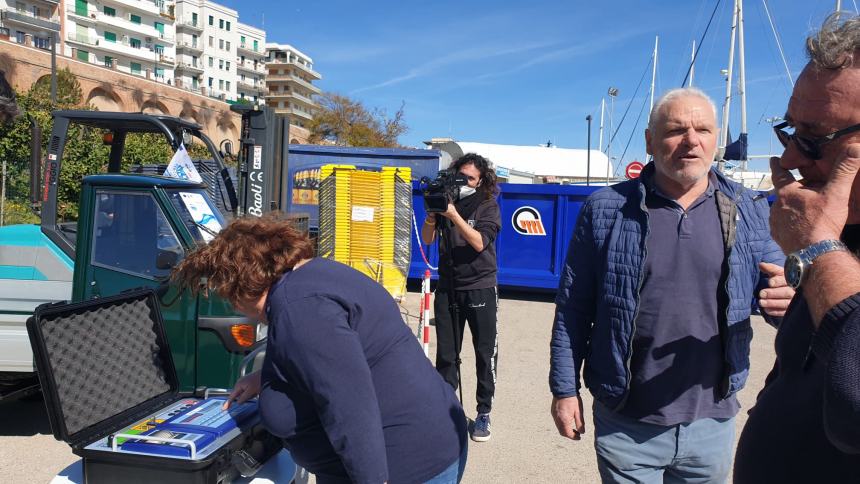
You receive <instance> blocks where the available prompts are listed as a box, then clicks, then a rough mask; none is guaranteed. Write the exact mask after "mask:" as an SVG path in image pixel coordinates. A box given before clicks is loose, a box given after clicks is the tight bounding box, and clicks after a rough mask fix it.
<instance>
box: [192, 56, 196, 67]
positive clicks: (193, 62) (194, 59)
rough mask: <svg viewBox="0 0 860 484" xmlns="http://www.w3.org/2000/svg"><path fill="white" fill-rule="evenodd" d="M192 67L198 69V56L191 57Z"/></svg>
mask: <svg viewBox="0 0 860 484" xmlns="http://www.w3.org/2000/svg"><path fill="white" fill-rule="evenodd" d="M191 65H192V66H194V67H197V56H196V55H192V56H191Z"/></svg>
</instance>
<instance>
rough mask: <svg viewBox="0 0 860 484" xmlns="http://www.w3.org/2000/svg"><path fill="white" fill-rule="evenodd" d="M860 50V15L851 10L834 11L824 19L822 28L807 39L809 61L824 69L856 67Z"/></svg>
mask: <svg viewBox="0 0 860 484" xmlns="http://www.w3.org/2000/svg"><path fill="white" fill-rule="evenodd" d="M858 51H860V17H858V16H856V15H854V14H852V13H851V12H834V13H832V14H830V16H829V17H827V18H826V19H825V20H824V24H822V25H821V30H819V31H818V32H816V33H814V34H812V35H810V36H809V37H807V39H806V54H807V55H808V56H809V62H810V63H811V64H813V65H815V66H816V67H818V68H822V69H844V68H846V67H855V65H854V57H855V56H856V55H857V54H858Z"/></svg>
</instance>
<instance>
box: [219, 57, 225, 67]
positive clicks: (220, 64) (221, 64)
mask: <svg viewBox="0 0 860 484" xmlns="http://www.w3.org/2000/svg"><path fill="white" fill-rule="evenodd" d="M218 68H219V69H224V59H218Z"/></svg>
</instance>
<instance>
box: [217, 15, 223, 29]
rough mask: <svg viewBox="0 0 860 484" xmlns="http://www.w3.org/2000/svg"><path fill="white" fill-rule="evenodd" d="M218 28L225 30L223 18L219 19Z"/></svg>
mask: <svg viewBox="0 0 860 484" xmlns="http://www.w3.org/2000/svg"><path fill="white" fill-rule="evenodd" d="M218 28H219V29H223V28H224V19H223V18H219V19H218Z"/></svg>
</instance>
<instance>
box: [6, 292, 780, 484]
mask: <svg viewBox="0 0 860 484" xmlns="http://www.w3.org/2000/svg"><path fill="white" fill-rule="evenodd" d="M418 300H419V297H418V294H413V293H410V294H409V296H408V297H407V298H406V300H405V301H404V302H403V304H402V306H403V307H404V310H408V312H409V313H410V316H409V318H408V319H409V321H410V325H411V326H412V327H413V328H415V327H416V326H417V319H415V318H414V315H417V313H418ZM552 313H553V305H552V303H551V299H550V298H549V297H548V296H541V295H534V294H521V293H516V294H512V293H507V294H505V293H503V294H502V299H501V301H500V309H499V329H500V337H499V338H500V358H499V381H498V389H497V393H496V403H495V406H494V409H493V428H492V430H493V438H492V440H491V441H489V442H486V443H482V444H476V443H474V442H473V443H471V446H470V448H469V462H468V466H467V468H466V475H465V478H464V482H466V483H495V482H547V483H549V482H585V483H590V482H598V480H599V479H598V474H597V468H596V463H595V458H594V452H593V449H592V445H593V441H592V438H593V432H591V430H592V429H593V426H592V425H591V420H590V418H589V420H588V421H587V424H586V425H587V427H586V432H587V433H586V438H585V439H583V440H582V441H580V442H572V441H568V440H566V439H563V438H561V437H559V436H558V434H557V433H556V430H555V426H554V425H553V423H552V419H551V418H550V416H549V406H550V400H551V397H550V394H549V391H548V388H547V372H548V368H549V333H550V327H551V325H552ZM753 326H754V328H755V338H754V339H753V347H752V368H751V371H750V379H749V382H748V384H747V388H746V389H745V390H744V391H743V392H742V393H741V395H740V400H741V403H742V405H743V407H744V409H747V408H749V407H750V406H751V404H752V403H753V401H754V400H755V395H756V393H757V392H758V390H759V389H760V388H761V387H762V383H763V381H764V378H765V376H766V375H767V372H768V371H770V368H771V365H772V363H773V337H774V334H775V331H774V330H773V329H772V328H771V327H770V326H768V325H766V324H765V323H764V322H763V321H762V320H761V318H755V319H754V321H753ZM466 337H467V338H470V336H469V335H468V333H467V335H466ZM468 341H470V339H467V344H465V345H464V354H463V365H464V371H463V388H464V395H463V397H464V400H465V403H466V404H465V407H466V410H467V412H468V413H469V414H470V415H472V416H473V414H474V406H475V404H474V388H475V380H474V371H473V370H471V368H474V357H473V352H472V351H471V348H470V347H469V345H468ZM433 351H435V349H434V348H431V355H432V354H433ZM585 399H586V402H585V403H586V408H590V405H591V399H590V398H589V396H588V395H587V394H586V396H585ZM745 420H746V413H745V411H743V410H742V411H741V413H740V415H739V417H738V430H740V428H741V427H742V426H743V423H744V421H745ZM75 459H76V457H75V456H74V455H73V454H72V453H71V451H70V449H69V447H68V446H67V445H66V444H65V443H62V442H57V441H55V440H54V438H53V436H52V434H51V430H50V426H49V423H48V420H47V416H46V414H45V411H44V409H43V403H42V402H41V401H40V400H39V401H23V402H12V403H7V404H0V483H6V482H9V483H12V482H14V483H30V482H33V483H44V482H48V481H50V479H51V478H52V476H54V475H55V474H56V473H57V472H58V471H60V470H61V469H63V468H65V467H66V466H67V465H69V464H70V463H72V462H74V460H75Z"/></svg>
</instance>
